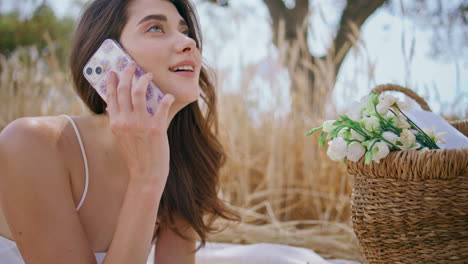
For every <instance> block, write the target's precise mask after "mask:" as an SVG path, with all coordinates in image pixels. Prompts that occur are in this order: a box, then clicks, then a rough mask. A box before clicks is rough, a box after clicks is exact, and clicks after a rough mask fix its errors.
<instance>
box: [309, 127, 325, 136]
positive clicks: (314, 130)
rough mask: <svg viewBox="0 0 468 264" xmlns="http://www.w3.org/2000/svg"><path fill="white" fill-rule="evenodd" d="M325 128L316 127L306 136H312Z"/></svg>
mask: <svg viewBox="0 0 468 264" xmlns="http://www.w3.org/2000/svg"><path fill="white" fill-rule="evenodd" d="M322 128H323V127H316V128H314V129H312V130H310V131H309V132H307V134H306V136H310V135H312V134H313V133H315V132H317V131H318V130H320V129H322Z"/></svg>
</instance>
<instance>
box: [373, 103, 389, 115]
mask: <svg viewBox="0 0 468 264" xmlns="http://www.w3.org/2000/svg"><path fill="white" fill-rule="evenodd" d="M375 108H376V109H377V113H379V114H380V115H381V116H385V115H387V113H388V110H390V106H389V105H388V104H385V103H379V104H378V105H377V106H376V107H375Z"/></svg>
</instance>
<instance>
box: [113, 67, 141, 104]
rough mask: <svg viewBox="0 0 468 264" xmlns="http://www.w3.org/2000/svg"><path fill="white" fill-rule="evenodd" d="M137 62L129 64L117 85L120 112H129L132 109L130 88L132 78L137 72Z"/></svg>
mask: <svg viewBox="0 0 468 264" xmlns="http://www.w3.org/2000/svg"><path fill="white" fill-rule="evenodd" d="M135 68H136V66H135V63H133V64H130V65H129V66H127V67H126V68H125V69H124V71H123V72H122V74H121V75H120V80H119V85H118V86H117V99H118V102H119V109H120V112H125V113H129V112H131V111H132V99H131V97H130V89H131V87H132V78H133V74H134V73H135Z"/></svg>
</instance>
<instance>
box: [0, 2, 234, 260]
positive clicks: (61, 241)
mask: <svg viewBox="0 0 468 264" xmlns="http://www.w3.org/2000/svg"><path fill="white" fill-rule="evenodd" d="M108 38H112V39H115V40H117V41H118V42H119V43H120V44H121V45H122V46H123V48H124V49H125V50H126V51H127V53H128V54H129V55H130V56H131V57H132V58H133V59H134V60H135V61H136V63H137V64H138V65H139V66H140V67H141V68H142V69H143V70H144V71H145V72H146V73H147V74H146V75H144V76H142V77H141V78H140V79H139V80H138V82H136V83H135V84H133V85H132V82H131V79H132V76H133V74H134V72H135V65H129V66H127V67H126V68H125V70H124V72H123V74H122V75H121V76H120V78H118V77H117V75H116V74H115V73H113V72H110V73H109V75H108V77H109V78H110V81H109V83H108V87H109V88H108V94H107V99H106V101H107V104H106V102H104V101H103V99H101V97H100V96H99V95H98V94H97V93H96V91H95V90H94V89H93V88H92V87H91V86H90V84H89V83H88V82H87V81H86V79H85V78H84V76H83V73H82V70H83V67H84V66H85V64H86V63H87V61H88V60H89V59H90V57H91V56H92V55H93V53H94V52H95V51H96V50H97V48H98V47H99V46H100V45H101V43H102V42H103V41H104V40H105V39H108ZM180 66H186V67H184V68H185V69H186V71H184V72H179V71H176V68H178V67H180ZM71 71H72V75H73V81H74V86H75V88H76V91H77V92H78V94H79V95H80V97H81V99H82V100H83V101H84V102H85V103H86V105H87V106H88V107H89V109H90V110H91V111H92V114H89V115H82V116H74V117H69V116H48V117H25V118H20V119H18V120H15V121H14V122H12V123H11V124H9V125H8V126H7V127H6V128H5V129H4V130H3V131H2V133H1V134H0V202H1V203H0V204H1V209H2V210H0V263H2V264H16V263H23V260H24V261H25V262H26V263H48V264H49V263H96V261H97V263H112V264H118V263H125V264H128V263H132V264H133V263H146V261H147V259H148V255H149V252H150V250H151V247H152V246H153V245H155V244H157V246H156V249H155V255H154V260H155V262H156V263H158V264H163V263H194V262H195V257H194V256H195V255H194V254H195V250H196V244H195V240H201V246H203V245H204V243H205V240H206V235H207V233H208V232H210V231H213V230H214V229H213V227H212V223H213V220H214V219H216V218H217V217H223V218H226V219H231V220H235V219H237V216H236V215H235V214H234V213H233V212H231V211H229V210H228V209H227V208H226V207H225V206H224V204H223V203H222V202H221V201H220V200H219V199H218V198H217V185H218V170H219V168H220V166H221V165H222V163H223V160H224V152H223V149H222V146H221V145H220V143H219V141H218V140H217V138H216V135H215V134H214V132H213V131H214V129H215V128H216V122H217V116H216V107H215V104H216V96H215V91H214V87H213V84H212V83H211V79H210V76H209V74H208V71H207V69H206V68H205V67H204V66H203V64H202V59H201V36H200V32H199V24H198V21H197V18H196V16H195V13H194V9H193V7H192V5H191V3H190V2H189V0H171V1H169V0H128V1H125V0H95V1H93V2H92V3H91V4H90V5H89V6H88V7H87V8H86V10H85V11H84V13H83V15H82V18H81V20H80V22H79V23H78V26H77V28H76V32H75V37H74V42H73V47H72V52H71ZM150 81H153V82H154V83H155V84H156V86H158V87H159V88H160V90H161V91H162V92H163V93H164V94H165V96H164V98H163V99H162V101H161V103H160V105H159V107H158V109H157V111H156V113H155V114H154V115H150V114H148V112H147V110H146V106H145V91H146V87H147V86H148V84H149V82H150ZM24 89H27V87H24ZM200 95H201V98H202V99H203V101H204V103H205V104H206V106H207V112H206V114H205V115H204V114H202V111H201V109H200V106H199V102H198V99H199V97H200Z"/></svg>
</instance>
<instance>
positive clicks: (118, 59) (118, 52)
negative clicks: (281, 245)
mask: <svg viewBox="0 0 468 264" xmlns="http://www.w3.org/2000/svg"><path fill="white" fill-rule="evenodd" d="M132 62H134V60H133V59H132V58H131V57H130V55H128V54H127V53H126V52H125V51H124V49H123V48H122V46H120V44H119V43H118V42H117V41H115V40H113V39H106V40H104V42H103V43H102V44H101V46H100V47H99V48H98V50H97V51H96V52H95V53H94V55H93V56H92V57H91V59H89V61H88V63H86V65H85V67H84V68H83V74H84V76H85V78H86V80H88V82H89V83H90V84H91V86H92V87H93V88H94V89H95V90H96V91H97V93H98V94H99V95H100V96H101V97H102V99H103V100H104V101H106V94H107V78H106V76H107V75H106V73H107V72H108V71H114V72H115V73H116V74H117V75H118V76H119V78H120V74H121V73H122V71H123V69H125V68H126V67H127V66H128V65H130V63H132ZM144 74H145V73H144V72H143V70H142V69H141V68H140V66H138V65H137V67H136V70H135V75H134V76H133V79H132V85H134V84H135V82H136V81H137V80H138V78H140V77H141V76H143V75H144ZM163 96H164V95H163V93H162V92H161V91H160V90H159V88H158V87H157V86H156V85H155V84H154V83H153V82H150V84H149V85H148V87H147V89H146V109H147V110H148V113H150V114H151V115H154V113H155V112H156V108H157V106H158V104H159V102H160V101H161V100H162V98H163ZM106 102H107V101H106Z"/></svg>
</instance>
